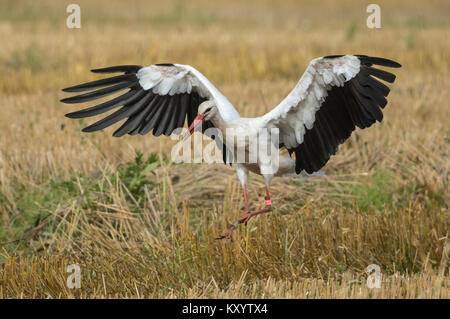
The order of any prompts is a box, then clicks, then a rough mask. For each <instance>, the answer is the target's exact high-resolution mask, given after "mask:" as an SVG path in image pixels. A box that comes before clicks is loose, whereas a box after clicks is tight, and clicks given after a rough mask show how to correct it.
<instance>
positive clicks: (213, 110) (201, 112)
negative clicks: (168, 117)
mask: <svg viewBox="0 0 450 319" xmlns="http://www.w3.org/2000/svg"><path fill="white" fill-rule="evenodd" d="M218 111H219V110H218V109H217V106H216V104H215V103H214V102H213V101H205V102H203V103H202V104H200V105H199V106H198V113H197V116H196V117H195V119H194V121H193V122H192V123H191V125H190V126H189V128H188V131H187V132H186V134H185V135H184V139H187V138H188V137H189V136H190V135H191V134H192V132H194V131H195V129H196V128H197V127H198V126H200V125H202V123H203V122H205V121H209V120H210V119H211V118H213V117H214V116H215V115H216V114H217V112H218Z"/></svg>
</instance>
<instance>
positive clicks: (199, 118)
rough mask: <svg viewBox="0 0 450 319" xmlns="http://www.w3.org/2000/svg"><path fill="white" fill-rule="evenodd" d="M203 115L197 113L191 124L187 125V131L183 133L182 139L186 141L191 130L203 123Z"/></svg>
mask: <svg viewBox="0 0 450 319" xmlns="http://www.w3.org/2000/svg"><path fill="white" fill-rule="evenodd" d="M205 117H206V116H204V115H202V114H197V116H196V117H195V119H194V121H193V122H192V124H191V126H189V128H188V130H187V132H186V133H185V134H184V136H183V141H186V140H187V139H188V138H189V136H191V134H192V132H194V131H195V129H196V128H197V127H199V126H201V125H202V124H203V122H204V121H205Z"/></svg>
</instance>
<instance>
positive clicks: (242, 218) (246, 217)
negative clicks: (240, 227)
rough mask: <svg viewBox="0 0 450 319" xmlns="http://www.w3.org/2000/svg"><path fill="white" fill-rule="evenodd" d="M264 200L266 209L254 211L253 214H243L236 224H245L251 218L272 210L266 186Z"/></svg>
mask: <svg viewBox="0 0 450 319" xmlns="http://www.w3.org/2000/svg"><path fill="white" fill-rule="evenodd" d="M264 200H265V201H266V207H264V208H262V209H259V210H255V211H253V212H248V213H245V214H244V215H242V216H241V217H240V218H239V220H238V223H239V224H241V223H247V222H248V221H249V220H250V218H252V217H253V216H256V215H259V214H264V213H268V212H270V211H271V210H272V201H271V200H270V192H269V187H268V186H266V197H264Z"/></svg>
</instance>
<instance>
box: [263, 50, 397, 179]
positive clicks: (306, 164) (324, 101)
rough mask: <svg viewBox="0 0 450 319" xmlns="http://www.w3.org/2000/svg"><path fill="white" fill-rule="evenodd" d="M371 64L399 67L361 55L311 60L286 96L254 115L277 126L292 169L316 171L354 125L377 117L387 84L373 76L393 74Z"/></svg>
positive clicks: (390, 77) (389, 78)
mask: <svg viewBox="0 0 450 319" xmlns="http://www.w3.org/2000/svg"><path fill="white" fill-rule="evenodd" d="M374 64H375V65H381V66H386V67H394V68H397V67H401V65H400V64H398V63H397V62H394V61H391V60H388V59H384V58H376V57H368V56H365V55H337V56H327V57H321V58H317V59H314V60H312V61H311V62H310V64H309V66H308V68H307V69H306V71H305V73H304V74H303V76H302V77H301V79H300V80H299V82H298V83H297V85H296V86H295V88H294V89H293V90H292V91H291V92H290V93H289V95H288V96H287V97H286V98H285V99H284V100H283V101H282V102H281V103H280V104H279V105H278V106H277V107H275V108H274V109H273V110H272V111H270V112H268V113H267V114H265V115H264V116H262V117H261V118H260V120H261V121H262V124H261V125H262V126H264V127H278V128H279V130H280V144H281V145H283V146H284V147H286V148H287V149H288V151H289V153H290V154H292V153H295V159H296V172H297V174H299V173H300V172H301V171H302V170H305V171H306V172H307V173H310V174H311V173H313V172H315V171H318V170H319V169H320V168H321V167H322V166H324V165H325V164H326V162H327V161H328V160H329V158H330V156H331V155H334V154H335V153H336V151H337V149H338V146H339V144H341V143H343V142H344V141H345V140H346V139H347V138H348V137H350V135H351V132H352V131H353V130H354V129H355V126H357V127H359V128H366V127H369V126H371V125H372V124H373V123H374V122H375V121H381V120H382V118H383V113H382V111H381V109H382V108H384V107H385V106H386V104H387V100H386V97H387V95H388V94H389V91H390V89H389V87H387V86H386V85H385V84H383V83H382V82H380V81H378V80H377V79H375V78H374V77H377V78H379V79H382V80H384V81H387V82H390V83H393V82H394V80H395V75H393V74H392V73H389V72H387V71H384V70H381V69H376V68H373V67H372V65H374ZM380 108H381V109H380Z"/></svg>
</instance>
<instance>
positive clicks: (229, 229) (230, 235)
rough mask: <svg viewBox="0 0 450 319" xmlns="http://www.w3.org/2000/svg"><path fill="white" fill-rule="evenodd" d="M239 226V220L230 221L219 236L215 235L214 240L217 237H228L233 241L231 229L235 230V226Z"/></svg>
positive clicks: (217, 238)
mask: <svg viewBox="0 0 450 319" xmlns="http://www.w3.org/2000/svg"><path fill="white" fill-rule="evenodd" d="M238 226H239V222H232V223H231V226H230V227H229V228H228V229H227V230H226V231H225V232H224V233H223V234H222V235H220V236H219V237H216V240H219V239H229V240H231V241H233V230H235V229H236V228H238Z"/></svg>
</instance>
